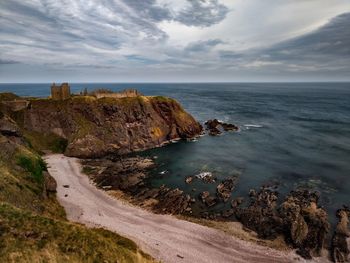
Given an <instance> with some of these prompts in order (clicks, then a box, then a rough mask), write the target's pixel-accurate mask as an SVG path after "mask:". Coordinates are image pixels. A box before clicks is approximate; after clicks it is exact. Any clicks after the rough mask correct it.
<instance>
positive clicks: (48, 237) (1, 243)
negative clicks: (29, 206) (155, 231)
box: [0, 203, 152, 263]
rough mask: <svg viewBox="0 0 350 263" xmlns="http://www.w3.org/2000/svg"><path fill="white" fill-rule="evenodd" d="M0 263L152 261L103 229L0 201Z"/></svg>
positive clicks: (129, 242) (122, 239) (133, 245)
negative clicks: (92, 227)
mask: <svg viewBox="0 0 350 263" xmlns="http://www.w3.org/2000/svg"><path fill="white" fill-rule="evenodd" d="M0 219H1V221H0V262H130V263H131V262H152V260H151V258H150V257H149V256H148V255H145V254H143V253H142V252H140V251H139V250H138V248H137V246H136V244H135V243H134V242H132V241H131V240H129V239H126V238H123V237H121V236H119V235H117V234H114V233H111V232H109V231H107V230H104V229H88V228H86V227H84V226H82V225H78V224H74V223H69V222H67V221H62V220H55V219H52V218H48V217H44V216H41V215H36V214H33V213H31V212H29V211H23V210H21V209H18V208H15V207H14V206H12V205H9V204H6V203H0Z"/></svg>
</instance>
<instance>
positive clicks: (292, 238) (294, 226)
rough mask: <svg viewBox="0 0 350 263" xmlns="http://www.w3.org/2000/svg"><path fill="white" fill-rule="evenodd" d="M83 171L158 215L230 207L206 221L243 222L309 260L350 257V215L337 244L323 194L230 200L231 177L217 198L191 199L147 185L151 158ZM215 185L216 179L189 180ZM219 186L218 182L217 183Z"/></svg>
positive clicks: (112, 160) (271, 191) (343, 217)
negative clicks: (349, 242) (228, 204)
mask: <svg viewBox="0 0 350 263" xmlns="http://www.w3.org/2000/svg"><path fill="white" fill-rule="evenodd" d="M81 162H82V165H83V171H84V173H86V174H88V175H89V177H90V179H91V180H92V181H93V182H94V183H95V184H96V186H97V187H99V188H101V189H104V190H111V191H122V192H123V193H124V194H125V195H126V196H127V197H128V200H129V201H130V202H131V203H132V204H134V205H137V206H141V207H143V208H146V209H149V210H151V211H153V212H154V213H161V214H174V215H185V216H191V217H192V216H194V214H193V209H194V207H196V206H197V207H198V205H201V207H203V205H204V207H207V208H210V207H213V206H215V205H216V204H218V203H219V202H229V201H230V202H231V209H228V210H224V211H221V212H220V213H218V212H216V213H213V212H209V211H203V212H201V213H200V216H199V217H201V218H204V219H210V220H216V221H239V222H240V223H241V224H242V225H243V226H244V227H245V228H246V229H247V230H250V231H254V232H256V233H257V235H258V237H259V238H261V239H269V240H273V239H275V238H277V237H279V236H283V237H284V240H285V242H286V244H288V245H289V246H290V247H291V248H294V249H296V252H297V253H298V254H299V255H300V256H302V257H303V258H305V259H311V258H312V257H319V256H324V255H325V254H326V251H327V250H328V251H330V253H329V256H330V258H331V259H332V260H333V261H334V262H346V259H347V258H348V256H349V249H348V246H347V238H348V237H349V236H350V232H349V228H348V223H349V219H348V218H349V215H350V210H349V209H348V208H346V207H344V208H342V209H340V210H339V211H338V213H337V216H338V218H339V223H338V226H337V227H336V229H335V231H334V234H333V238H331V227H330V224H329V221H328V215H327V212H326V211H325V210H324V209H323V208H322V207H321V206H320V204H319V194H318V193H317V192H312V191H309V190H305V189H298V190H295V191H291V192H290V194H289V195H287V196H286V197H285V198H284V199H283V200H282V201H280V200H281V199H280V198H279V193H278V192H277V190H276V189H275V188H274V187H273V186H263V187H261V189H259V190H258V191H256V190H251V191H250V193H249V198H248V202H246V203H247V204H246V203H244V202H243V201H244V198H243V197H239V198H236V199H233V200H231V193H232V192H233V191H234V188H235V185H236V183H237V180H238V178H236V177H230V178H227V179H225V180H223V181H219V182H217V183H218V184H217V187H216V195H211V194H210V193H209V192H207V191H205V192H202V193H199V194H198V193H197V194H191V195H190V194H186V193H185V192H184V191H182V190H181V189H178V188H175V189H172V188H169V187H167V186H164V185H162V186H160V187H158V188H152V187H150V186H149V185H148V184H147V178H148V177H149V174H148V172H149V171H150V169H152V168H154V167H155V163H154V160H153V159H152V158H146V157H139V156H133V157H113V156H109V157H106V158H103V159H85V160H82V161H81ZM198 179H199V180H204V181H203V183H213V181H212V180H213V178H210V177H208V176H203V178H191V179H189V178H186V179H185V180H186V182H187V183H191V182H192V180H198ZM214 181H215V180H214Z"/></svg>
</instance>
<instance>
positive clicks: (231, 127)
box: [221, 122, 239, 131]
mask: <svg viewBox="0 0 350 263" xmlns="http://www.w3.org/2000/svg"><path fill="white" fill-rule="evenodd" d="M221 126H222V128H223V129H224V131H238V129H239V128H238V126H236V125H234V124H231V123H224V122H223V123H221Z"/></svg>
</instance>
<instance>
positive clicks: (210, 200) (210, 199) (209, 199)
mask: <svg viewBox="0 0 350 263" xmlns="http://www.w3.org/2000/svg"><path fill="white" fill-rule="evenodd" d="M199 197H200V199H201V200H202V202H203V203H204V204H205V205H206V206H208V207H211V206H214V205H216V203H217V199H216V197H214V196H211V195H210V193H209V192H208V191H204V192H202V193H200V195H199Z"/></svg>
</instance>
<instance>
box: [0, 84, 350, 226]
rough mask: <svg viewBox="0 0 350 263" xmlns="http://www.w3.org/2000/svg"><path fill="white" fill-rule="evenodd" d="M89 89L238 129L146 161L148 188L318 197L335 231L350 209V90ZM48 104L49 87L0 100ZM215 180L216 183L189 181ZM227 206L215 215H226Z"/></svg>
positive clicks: (156, 152) (27, 88) (28, 88)
mask: <svg viewBox="0 0 350 263" xmlns="http://www.w3.org/2000/svg"><path fill="white" fill-rule="evenodd" d="M70 85H71V90H72V91H73V92H76V93H79V92H80V91H82V90H83V89H84V88H87V89H88V90H93V89H96V88H107V89H112V90H115V91H117V90H122V89H125V88H135V89H138V90H139V91H140V92H142V93H143V94H145V95H162V96H169V97H172V98H175V99H176V100H178V101H179V102H180V103H181V104H182V105H183V107H184V108H185V110H186V111H188V112H189V113H190V114H192V116H194V117H195V118H196V119H197V120H198V121H199V122H200V123H204V122H205V121H206V120H208V119H213V118H217V119H219V120H222V121H225V122H228V123H233V124H236V125H238V126H239V131H238V132H225V133H223V134H222V135H220V136H215V137H212V136H203V137H200V138H198V139H197V140H194V141H189V142H187V141H180V142H177V143H172V144H170V145H168V146H165V147H162V148H156V149H152V150H148V151H146V152H144V153H141V154H143V155H146V156H150V157H153V158H155V161H156V163H157V167H156V168H155V169H154V170H152V172H151V177H150V179H149V183H150V184H151V185H152V186H154V187H158V186H160V185H163V184H164V185H166V186H168V187H171V188H176V187H178V188H180V189H181V190H183V191H185V192H186V193H188V194H190V195H191V196H193V197H198V195H199V193H200V192H202V191H209V192H211V193H212V194H215V191H216V186H217V183H219V182H220V181H222V180H224V179H225V178H227V177H229V176H237V177H238V183H237V186H236V189H235V190H234V192H233V194H232V197H233V198H235V197H244V198H245V199H246V200H249V197H248V192H249V190H250V189H257V190H258V189H259V188H260V187H261V186H263V185H273V186H274V187H275V188H276V189H277V191H278V192H279V193H280V201H282V200H283V199H284V198H285V196H286V195H287V194H288V193H289V192H290V191H291V190H295V189H298V188H306V189H310V190H315V191H318V192H319V193H320V195H321V199H320V204H321V205H322V206H323V207H324V208H325V209H326V210H327V211H328V213H329V218H330V221H331V222H332V223H333V224H334V222H335V220H336V219H335V212H336V210H337V209H338V208H341V207H342V206H343V205H348V206H350V83H195V84H194V83H177V84H173V83H172V84H169V83H71V84H70ZM2 91H10V92H13V93H16V94H18V95H21V96H38V97H46V96H48V95H49V91H50V84H49V83H46V84H43V83H41V84H34V83H33V84H0V92H2ZM204 172H207V173H211V174H212V175H213V176H214V177H215V178H216V183H214V184H208V183H204V182H202V181H201V180H195V181H194V182H193V183H192V184H186V182H185V178H186V177H188V176H196V175H198V174H201V173H204ZM229 207H230V205H229V203H226V204H224V203H220V204H218V205H216V206H215V207H213V208H211V210H212V211H214V212H215V211H221V210H223V209H227V208H229Z"/></svg>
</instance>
